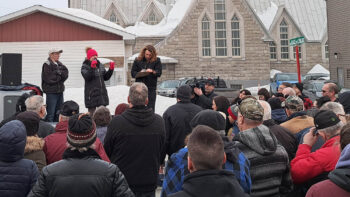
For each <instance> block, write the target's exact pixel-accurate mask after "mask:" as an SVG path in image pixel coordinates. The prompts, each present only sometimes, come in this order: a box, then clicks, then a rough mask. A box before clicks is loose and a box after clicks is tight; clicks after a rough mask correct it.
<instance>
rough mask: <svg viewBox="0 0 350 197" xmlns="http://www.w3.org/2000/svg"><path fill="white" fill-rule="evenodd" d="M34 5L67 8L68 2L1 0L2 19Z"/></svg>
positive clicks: (65, 0) (62, 0)
mask: <svg viewBox="0 0 350 197" xmlns="http://www.w3.org/2000/svg"><path fill="white" fill-rule="evenodd" d="M33 5H42V6H45V7H49V8H66V7H68V0H0V17H1V16H4V15H6V14H10V13H12V12H15V11H18V10H21V9H24V8H27V7H30V6H33Z"/></svg>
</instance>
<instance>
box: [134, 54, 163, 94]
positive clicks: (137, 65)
mask: <svg viewBox="0 0 350 197" xmlns="http://www.w3.org/2000/svg"><path fill="white" fill-rule="evenodd" d="M148 68H150V69H152V70H154V71H156V74H153V73H151V74H149V75H147V76H145V77H140V78H136V82H142V83H144V84H145V85H146V86H147V88H149V89H156V88H157V78H158V77H160V76H161V75H162V63H161V62H160V59H159V58H157V60H156V61H154V62H147V60H146V59H145V58H144V59H143V60H142V61H139V60H137V58H136V59H135V61H134V64H133V65H132V68H131V77H132V78H135V77H136V75H137V73H138V72H140V71H141V70H142V69H148Z"/></svg>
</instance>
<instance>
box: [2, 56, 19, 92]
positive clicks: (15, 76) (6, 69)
mask: <svg viewBox="0 0 350 197" xmlns="http://www.w3.org/2000/svg"><path fill="white" fill-rule="evenodd" d="M0 84H1V85H7V86H18V85H21V84H22V54H18V53H3V54H1V55H0Z"/></svg>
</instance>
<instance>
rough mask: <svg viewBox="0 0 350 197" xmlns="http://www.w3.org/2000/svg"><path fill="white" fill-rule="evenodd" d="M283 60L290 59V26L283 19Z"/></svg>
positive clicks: (281, 38) (281, 35) (281, 28)
mask: <svg viewBox="0 0 350 197" xmlns="http://www.w3.org/2000/svg"><path fill="white" fill-rule="evenodd" d="M280 40H281V59H289V43H288V42H289V41H288V24H287V23H286V21H285V20H284V19H283V20H282V22H281V23H280Z"/></svg>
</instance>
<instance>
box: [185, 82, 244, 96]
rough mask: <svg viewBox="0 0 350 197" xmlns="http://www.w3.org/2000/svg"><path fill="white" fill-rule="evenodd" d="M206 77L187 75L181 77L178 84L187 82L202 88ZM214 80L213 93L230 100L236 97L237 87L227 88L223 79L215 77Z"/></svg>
mask: <svg viewBox="0 0 350 197" xmlns="http://www.w3.org/2000/svg"><path fill="white" fill-rule="evenodd" d="M207 79H208V78H206V77H200V78H196V77H188V78H181V79H180V83H179V86H181V85H184V84H188V85H190V86H191V87H201V88H203V90H204V86H205V82H206V80H207ZM213 80H214V82H215V90H214V91H215V93H216V94H217V95H219V96H225V97H226V98H228V100H229V101H232V100H233V99H234V98H236V97H237V96H238V95H239V89H238V88H228V87H227V85H226V82H225V80H223V79H221V78H219V77H217V78H213Z"/></svg>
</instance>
